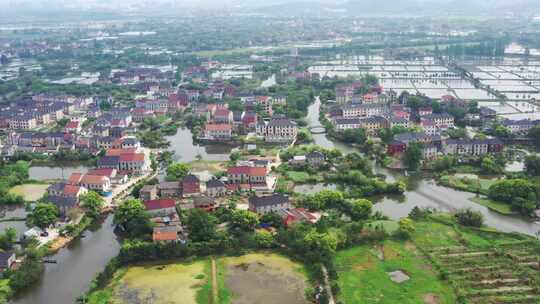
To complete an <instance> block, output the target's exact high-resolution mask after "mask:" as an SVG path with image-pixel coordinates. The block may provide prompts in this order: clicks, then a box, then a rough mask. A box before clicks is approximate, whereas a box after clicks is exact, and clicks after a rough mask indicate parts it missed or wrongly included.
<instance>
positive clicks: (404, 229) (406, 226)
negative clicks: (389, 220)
mask: <svg viewBox="0 0 540 304" xmlns="http://www.w3.org/2000/svg"><path fill="white" fill-rule="evenodd" d="M398 226H399V228H398V234H399V235H400V236H401V237H405V238H409V237H411V235H412V234H413V233H414V232H415V231H416V227H415V226H414V221H413V220H411V219H410V218H408V217H404V218H401V219H400V220H399V222H398Z"/></svg>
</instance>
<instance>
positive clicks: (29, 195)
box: [9, 184, 49, 202]
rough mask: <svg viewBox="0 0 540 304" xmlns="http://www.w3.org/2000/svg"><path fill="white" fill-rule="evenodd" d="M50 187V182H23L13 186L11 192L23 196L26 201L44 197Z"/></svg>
mask: <svg viewBox="0 0 540 304" xmlns="http://www.w3.org/2000/svg"><path fill="white" fill-rule="evenodd" d="M48 187H49V184H23V185H19V186H15V187H13V188H11V189H10V190H9V192H10V193H13V194H16V195H20V196H22V197H23V198H24V200H25V201H29V202H33V201H37V200H38V199H40V198H41V197H43V195H44V194H45V192H47V188H48Z"/></svg>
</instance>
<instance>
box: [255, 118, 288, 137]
mask: <svg viewBox="0 0 540 304" xmlns="http://www.w3.org/2000/svg"><path fill="white" fill-rule="evenodd" d="M256 134H257V136H260V137H263V138H264V140H265V141H266V142H272V143H288V142H294V141H295V140H296V136H297V135H298V125H297V124H296V122H294V121H292V120H291V119H289V118H286V117H284V116H274V117H272V118H271V119H270V121H259V123H258V124H257V128H256Z"/></svg>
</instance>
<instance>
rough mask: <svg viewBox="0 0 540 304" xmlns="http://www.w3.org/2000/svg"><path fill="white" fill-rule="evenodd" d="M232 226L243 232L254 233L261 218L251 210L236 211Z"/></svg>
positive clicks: (233, 214) (232, 218)
mask: <svg viewBox="0 0 540 304" xmlns="http://www.w3.org/2000/svg"><path fill="white" fill-rule="evenodd" d="M231 224H232V226H233V227H234V228H237V229H240V230H243V231H253V229H255V227H256V226H257V225H258V224H259V216H258V215H257V214H256V213H254V212H251V211H249V210H235V211H234V212H233V213H232V217H231Z"/></svg>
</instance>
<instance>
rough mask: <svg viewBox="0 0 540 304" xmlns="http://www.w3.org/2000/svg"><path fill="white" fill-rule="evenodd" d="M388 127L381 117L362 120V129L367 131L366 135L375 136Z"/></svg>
mask: <svg viewBox="0 0 540 304" xmlns="http://www.w3.org/2000/svg"><path fill="white" fill-rule="evenodd" d="M385 125H386V119H384V118H383V117H381V116H372V117H367V118H361V119H360V128H362V129H364V130H365V131H366V134H368V135H370V136H373V135H376V134H377V131H379V130H380V129H383V128H384V127H385Z"/></svg>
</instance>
